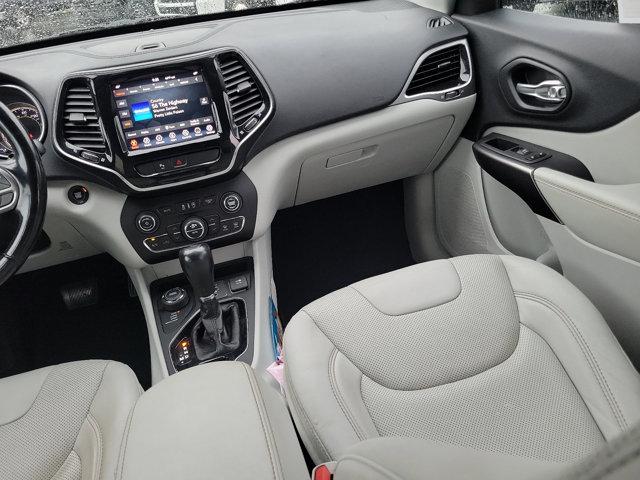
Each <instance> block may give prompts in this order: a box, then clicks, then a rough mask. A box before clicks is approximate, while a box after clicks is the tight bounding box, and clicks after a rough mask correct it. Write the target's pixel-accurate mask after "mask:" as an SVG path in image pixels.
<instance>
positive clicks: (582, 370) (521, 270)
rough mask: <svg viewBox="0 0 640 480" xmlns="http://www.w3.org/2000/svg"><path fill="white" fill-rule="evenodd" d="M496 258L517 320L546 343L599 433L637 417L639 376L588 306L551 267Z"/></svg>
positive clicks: (609, 434) (614, 432) (623, 427)
mask: <svg viewBox="0 0 640 480" xmlns="http://www.w3.org/2000/svg"><path fill="white" fill-rule="evenodd" d="M501 258H502V260H503V263H504V264H505V268H506V269H507V273H508V275H509V279H510V281H511V284H512V287H513V290H514V294H515V296H516V298H517V302H518V309H519V314H520V321H521V322H522V323H523V324H524V325H526V326H527V327H529V328H531V329H532V330H533V331H535V332H536V333H537V334H538V335H540V336H541V337H542V338H544V339H545V341H546V342H547V343H548V344H549V346H550V347H551V349H552V350H553V352H554V353H555V355H556V356H557V358H558V360H559V361H560V362H561V363H562V365H563V367H564V368H565V370H566V372H567V374H568V375H569V377H570V378H571V380H572V382H573V383H574V385H575V387H576V389H577V390H578V392H579V393H580V395H581V396H582V398H583V400H584V401H585V403H586V405H587V407H588V408H589V411H590V412H591V415H592V416H593V418H594V420H595V421H596V423H597V424H598V427H599V428H600V430H601V432H602V434H603V435H604V437H605V438H606V439H607V440H610V439H611V438H613V437H614V436H616V435H617V434H619V433H620V432H621V431H623V430H626V429H627V428H629V427H630V426H632V425H633V424H634V423H637V422H638V421H640V405H639V404H638V402H637V399H638V398H639V397H640V376H639V375H638V373H637V372H636V370H635V368H634V367H633V365H632V364H631V362H630V361H629V358H628V357H627V355H626V354H625V353H624V351H623V350H622V347H620V344H619V343H618V341H617V340H616V338H615V336H614V335H613V333H612V332H611V330H610V328H609V326H608V325H607V323H606V322H605V320H604V318H603V317H602V315H600V313H599V312H598V310H597V309H596V308H595V307H594V306H593V304H592V303H591V302H590V301H589V300H588V299H587V298H586V297H585V296H584V295H583V294H582V292H580V291H579V290H578V289H577V288H576V287H574V286H573V285H572V284H571V283H570V282H569V281H567V280H566V279H565V278H564V277H562V276H561V275H559V274H558V273H556V272H554V271H552V270H551V269H549V268H547V267H545V266H543V265H541V264H539V263H537V262H534V261H530V260H525V259H522V258H517V257H501Z"/></svg>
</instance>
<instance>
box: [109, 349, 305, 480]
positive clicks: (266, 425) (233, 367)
mask: <svg viewBox="0 0 640 480" xmlns="http://www.w3.org/2000/svg"><path fill="white" fill-rule="evenodd" d="M123 445H124V446H123V453H122V456H121V459H120V465H119V470H118V471H119V475H118V477H117V478H118V479H119V480H133V479H135V480H145V479H149V480H176V479H178V478H185V479H186V478H188V479H189V480H204V479H211V478H233V479H236V480H242V479H246V480H255V479H257V478H274V479H283V480H288V479H292V480H293V479H295V480H300V479H305V478H307V479H308V478H309V474H308V472H307V468H306V465H305V462H304V459H303V456H302V451H301V449H300V445H299V444H298V441H297V437H296V433H295V431H294V428H293V424H292V422H291V419H290V417H289V413H288V412H287V409H286V406H285V403H284V400H283V398H282V397H281V396H280V394H279V393H278V392H277V391H276V390H274V389H273V388H272V387H270V386H268V385H267V384H266V383H265V382H264V381H263V380H262V379H261V378H258V377H257V376H256V375H255V373H254V371H253V369H252V368H251V367H250V366H248V365H246V364H245V363H242V362H218V363H214V364H206V365H200V366H197V367H193V368H190V369H187V370H185V371H183V372H180V373H179V374H176V375H172V376H171V377H169V378H167V379H165V380H163V381H162V382H160V383H158V384H157V385H155V386H154V387H153V388H151V389H150V390H149V391H147V392H146V393H145V394H144V395H142V397H141V398H140V400H139V401H138V403H137V404H136V406H135V408H134V410H133V413H132V416H131V421H130V425H129V429H128V432H127V434H126V438H125V441H124V444H123Z"/></svg>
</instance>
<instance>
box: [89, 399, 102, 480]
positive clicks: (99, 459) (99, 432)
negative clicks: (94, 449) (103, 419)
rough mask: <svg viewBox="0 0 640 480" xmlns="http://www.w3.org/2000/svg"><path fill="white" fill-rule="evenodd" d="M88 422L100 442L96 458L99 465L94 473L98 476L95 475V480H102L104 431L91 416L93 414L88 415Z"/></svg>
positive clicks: (95, 466)
mask: <svg viewBox="0 0 640 480" xmlns="http://www.w3.org/2000/svg"><path fill="white" fill-rule="evenodd" d="M87 420H88V423H89V425H91V428H93V431H94V433H95V435H96V439H97V441H98V456H97V458H96V463H97V465H94V472H97V474H98V476H97V477H96V476H95V474H94V478H98V479H100V478H102V445H103V440H102V429H101V428H100V424H99V423H98V421H97V420H96V419H95V417H94V416H93V415H92V414H91V412H89V414H88V415H87Z"/></svg>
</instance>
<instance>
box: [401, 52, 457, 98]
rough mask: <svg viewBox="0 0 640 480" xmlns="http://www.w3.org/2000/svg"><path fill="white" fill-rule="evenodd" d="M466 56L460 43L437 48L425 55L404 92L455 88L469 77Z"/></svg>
mask: <svg viewBox="0 0 640 480" xmlns="http://www.w3.org/2000/svg"><path fill="white" fill-rule="evenodd" d="M468 61H469V60H468V57H467V53H466V49H465V47H464V45H462V44H456V45H452V46H450V47H446V48H443V49H441V50H437V51H435V52H433V53H432V54H430V55H429V56H427V57H426V58H425V59H424V60H422V63H421V64H420V66H419V67H418V69H417V70H416V71H415V73H414V75H413V78H412V79H411V82H410V83H409V86H408V87H407V91H406V94H407V95H408V96H411V95H418V94H421V93H431V92H440V91H443V90H447V89H449V88H456V87H458V86H460V85H461V84H463V83H464V82H465V81H466V80H468V78H469V72H468V67H467V65H468Z"/></svg>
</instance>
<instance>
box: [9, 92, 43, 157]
mask: <svg viewBox="0 0 640 480" xmlns="http://www.w3.org/2000/svg"><path fill="white" fill-rule="evenodd" d="M0 102H2V103H4V104H5V105H6V106H7V108H9V110H11V112H13V114H14V115H15V116H16V118H17V119H18V120H20V123H22V125H23V126H24V128H25V130H26V131H27V133H28V134H29V136H30V137H31V138H32V139H33V140H38V141H39V142H42V141H43V140H44V137H45V135H46V130H47V128H46V125H47V123H46V118H45V115H44V110H43V108H42V105H41V104H40V102H39V101H38V99H37V98H36V97H35V96H34V95H33V94H32V93H30V92H29V91H28V90H26V89H25V88H23V87H20V86H18V85H11V84H3V85H0ZM12 150H13V149H12V146H11V144H10V142H9V140H8V139H7V137H6V136H5V134H4V133H3V132H1V131H0V155H4V156H6V155H10V154H11V151H12Z"/></svg>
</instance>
